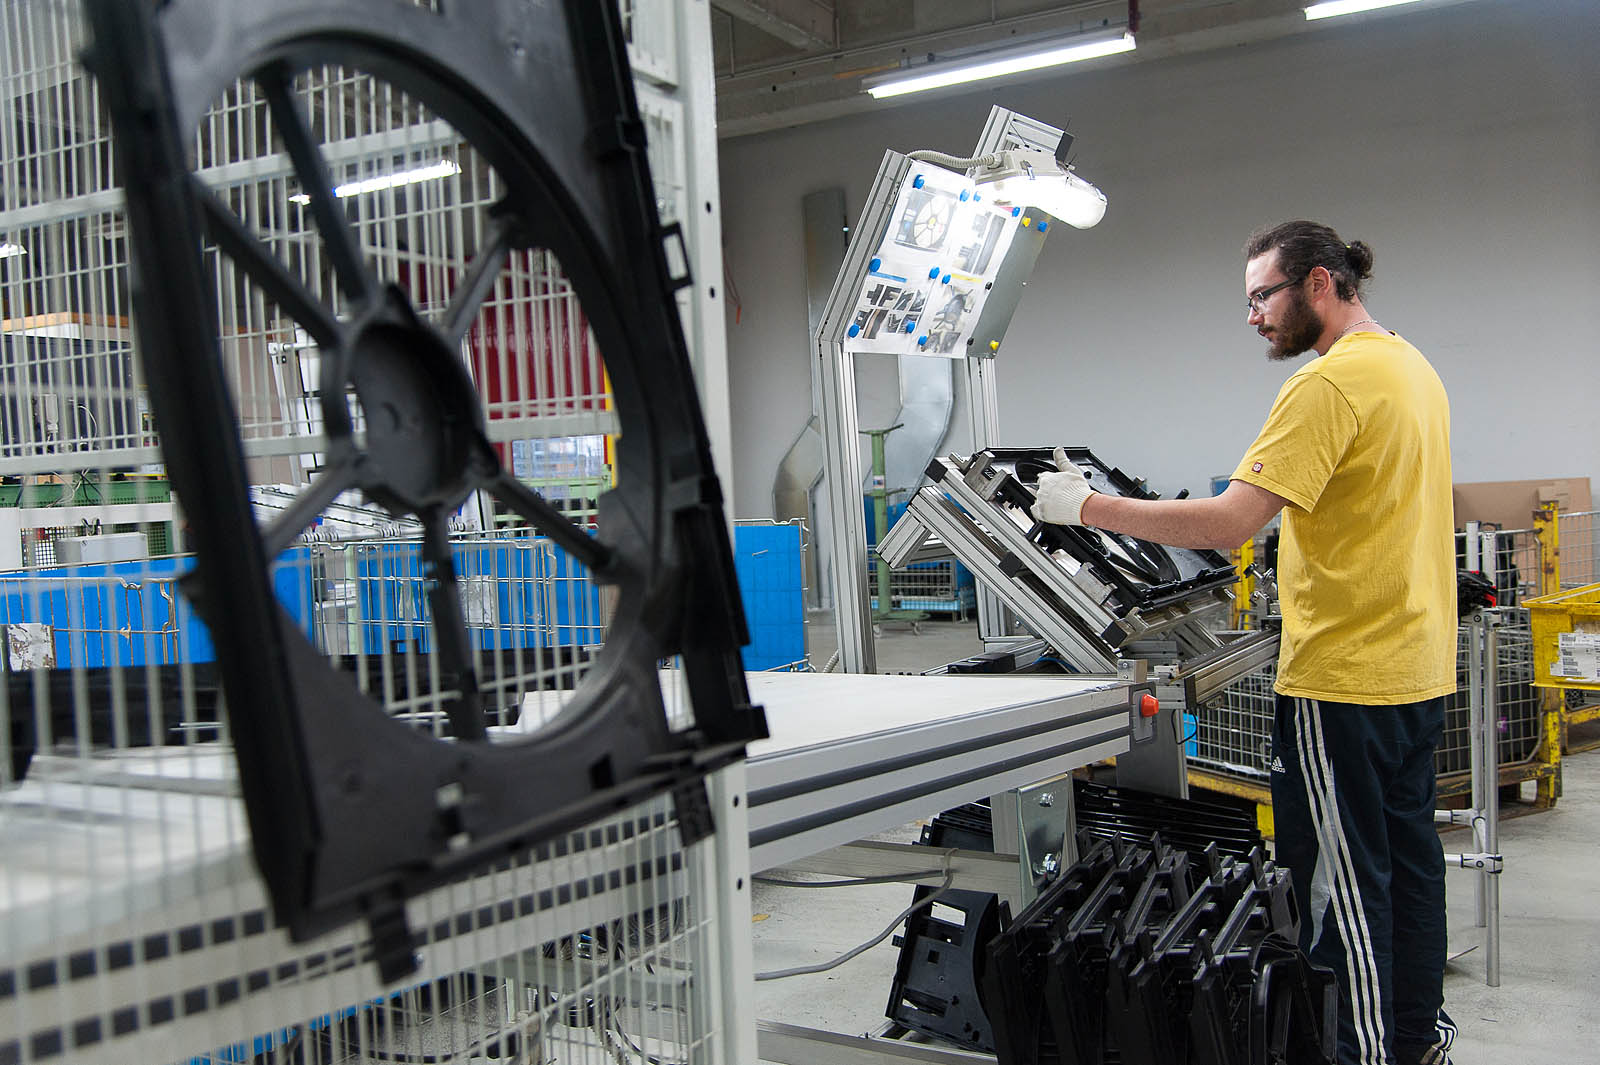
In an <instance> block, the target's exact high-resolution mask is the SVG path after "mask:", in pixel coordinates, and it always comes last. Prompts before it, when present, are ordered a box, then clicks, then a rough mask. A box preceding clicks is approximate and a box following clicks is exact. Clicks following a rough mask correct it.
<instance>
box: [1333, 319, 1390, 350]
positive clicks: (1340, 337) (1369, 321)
mask: <svg viewBox="0 0 1600 1065" xmlns="http://www.w3.org/2000/svg"><path fill="white" fill-rule="evenodd" d="M1358 325H1377V326H1378V328H1379V329H1382V328H1383V326H1381V325H1378V320H1377V319H1376V318H1362V319H1361V320H1360V321H1355V322H1351V323H1350V324H1349V325H1347V326H1345V327H1344V332H1342V333H1340V334H1339V335H1338V336H1336V337H1334V338H1333V342H1334V343H1335V344H1337V343H1338V342H1339V341H1341V340H1343V339H1344V338H1345V337H1347V336H1349V335H1350V334H1351V333H1354V332H1355V331H1356V326H1358ZM1331 346H1332V345H1330V347H1331Z"/></svg>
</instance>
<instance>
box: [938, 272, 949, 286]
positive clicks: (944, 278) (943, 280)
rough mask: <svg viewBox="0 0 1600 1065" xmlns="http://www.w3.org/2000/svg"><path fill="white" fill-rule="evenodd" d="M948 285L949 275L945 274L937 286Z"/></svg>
mask: <svg viewBox="0 0 1600 1065" xmlns="http://www.w3.org/2000/svg"><path fill="white" fill-rule="evenodd" d="M949 283H950V275H949V274H945V275H944V277H943V279H941V280H940V282H939V284H941V285H948V284H949Z"/></svg>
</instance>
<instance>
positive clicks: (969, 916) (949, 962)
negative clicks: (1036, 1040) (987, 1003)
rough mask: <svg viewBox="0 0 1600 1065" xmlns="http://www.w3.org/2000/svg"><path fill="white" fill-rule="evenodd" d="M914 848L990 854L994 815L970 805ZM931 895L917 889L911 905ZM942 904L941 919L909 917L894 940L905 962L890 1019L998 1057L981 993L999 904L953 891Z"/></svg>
mask: <svg viewBox="0 0 1600 1065" xmlns="http://www.w3.org/2000/svg"><path fill="white" fill-rule="evenodd" d="M917 842H918V843H919V844H921V845H923V846H927V847H956V848H959V849H961V850H969V851H993V850H994V828H993V822H992V820H991V818H990V815H989V807H988V806H986V805H982V804H979V803H968V804H967V805H965V806H959V807H957V808H956V809H954V810H947V811H945V812H944V813H942V814H940V815H939V816H938V817H936V818H934V819H933V823H932V824H930V825H927V826H926V827H924V828H923V830H922V838H921V839H919V840H918V841H917ZM933 891H934V889H933V888H929V887H919V888H917V889H916V894H915V895H914V897H913V900H912V901H914V902H921V901H922V900H924V899H926V898H927V897H928V896H929V895H931V894H932V893H933ZM938 902H939V906H940V908H939V909H938V910H937V911H936V910H935V909H934V908H933V907H932V906H924V907H922V908H921V909H918V910H914V911H912V913H911V915H910V916H909V917H907V918H906V930H905V934H904V935H903V936H900V937H897V938H896V939H895V945H896V946H898V947H899V948H900V958H899V961H898V962H897V963H896V964H895V971H894V982H893V983H892V984H891V986H890V990H889V1008H888V1009H887V1010H886V1011H885V1014H886V1016H888V1017H889V1019H890V1020H892V1021H893V1022H894V1023H895V1024H897V1025H900V1026H901V1027H902V1028H905V1029H907V1030H908V1031H913V1032H920V1033H922V1034H923V1035H931V1036H933V1037H935V1038H937V1039H942V1040H944V1041H945V1042H949V1043H954V1044H955V1045H956V1046H960V1047H965V1048H967V1049H969V1050H979V1051H985V1052H988V1053H993V1052H994V1035H993V1033H992V1030H991V1028H990V1025H989V1018H988V1015H987V1014H986V1013H985V1012H984V1008H983V1002H982V999H981V996H980V994H979V990H978V980H979V969H978V964H979V962H981V961H982V959H983V956H984V951H985V950H986V949H987V947H988V944H989V941H990V940H991V939H993V938H994V937H995V935H996V934H997V933H998V932H999V931H1000V900H999V898H998V897H997V896H995V895H992V894H990V893H988V892H986V891H963V890H961V889H959V888H955V889H952V890H949V891H946V892H944V893H943V894H941V895H940V896H939V898H938ZM957 914H959V915H960V923H957V921H956V919H955V918H956V915H957Z"/></svg>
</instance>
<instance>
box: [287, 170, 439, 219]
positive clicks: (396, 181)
mask: <svg viewBox="0 0 1600 1065" xmlns="http://www.w3.org/2000/svg"><path fill="white" fill-rule="evenodd" d="M459 173H461V167H460V166H458V165H457V164H456V163H455V162H454V161H452V160H450V159H444V160H441V161H439V162H437V163H434V164H432V165H430V166H419V167H417V168H416V169H414V170H401V171H397V172H396V173H393V174H383V175H380V176H379V177H370V178H362V179H361V180H360V181H351V182H348V183H346V184H343V185H340V186H338V187H336V188H335V189H334V190H333V194H334V195H335V196H337V197H339V198H340V199H341V200H342V199H344V198H346V197H349V196H360V195H361V194H362V193H363V192H381V191H383V190H384V189H397V188H399V187H400V186H402V185H415V184H416V183H417V182H419V181H432V180H434V179H436V178H445V177H451V176H453V175H456V174H459ZM289 200H290V202H292V203H298V204H300V205H301V206H302V207H304V206H305V205H307V204H309V203H310V202H311V197H310V196H308V195H306V194H305V193H303V192H297V193H295V194H294V195H293V196H290V197H289Z"/></svg>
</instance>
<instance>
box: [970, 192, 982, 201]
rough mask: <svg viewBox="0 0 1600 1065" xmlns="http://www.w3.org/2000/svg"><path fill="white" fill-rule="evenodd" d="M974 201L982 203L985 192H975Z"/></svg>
mask: <svg viewBox="0 0 1600 1065" xmlns="http://www.w3.org/2000/svg"><path fill="white" fill-rule="evenodd" d="M972 202H973V203H982V202H983V194H982V193H980V192H974V193H973V194H972Z"/></svg>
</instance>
